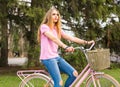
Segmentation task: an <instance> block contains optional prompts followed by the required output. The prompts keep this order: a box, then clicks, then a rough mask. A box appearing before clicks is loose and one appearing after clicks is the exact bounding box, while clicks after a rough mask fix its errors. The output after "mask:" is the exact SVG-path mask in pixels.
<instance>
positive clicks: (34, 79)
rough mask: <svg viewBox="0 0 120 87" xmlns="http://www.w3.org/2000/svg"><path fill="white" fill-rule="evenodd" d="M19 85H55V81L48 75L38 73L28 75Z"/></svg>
mask: <svg viewBox="0 0 120 87" xmlns="http://www.w3.org/2000/svg"><path fill="white" fill-rule="evenodd" d="M19 87H53V82H52V80H51V78H49V77H48V76H46V75H44V74H41V73H38V74H32V75H30V76H28V77H26V78H25V79H24V80H23V81H22V82H21V84H20V86H19Z"/></svg>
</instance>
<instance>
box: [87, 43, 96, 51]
mask: <svg viewBox="0 0 120 87" xmlns="http://www.w3.org/2000/svg"><path fill="white" fill-rule="evenodd" d="M94 45H95V43H92V45H91V46H90V48H89V49H87V51H89V50H91V49H92V48H93V46H94Z"/></svg>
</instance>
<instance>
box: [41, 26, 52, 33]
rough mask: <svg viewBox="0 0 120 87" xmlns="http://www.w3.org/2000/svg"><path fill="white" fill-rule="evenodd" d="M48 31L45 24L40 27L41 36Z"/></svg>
mask: <svg viewBox="0 0 120 87" xmlns="http://www.w3.org/2000/svg"><path fill="white" fill-rule="evenodd" d="M49 30H50V28H49V27H48V26H47V25H45V24H43V25H41V27H40V31H41V34H43V33H44V32H46V31H49Z"/></svg>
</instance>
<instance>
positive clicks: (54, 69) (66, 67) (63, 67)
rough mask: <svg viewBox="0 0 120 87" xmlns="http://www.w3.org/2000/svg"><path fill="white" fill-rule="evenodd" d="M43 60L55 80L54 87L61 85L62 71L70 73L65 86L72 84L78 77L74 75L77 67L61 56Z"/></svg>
mask: <svg viewBox="0 0 120 87" xmlns="http://www.w3.org/2000/svg"><path fill="white" fill-rule="evenodd" d="M41 62H42V63H43V64H44V65H45V67H46V68H47V70H48V72H49V73H50V75H51V77H52V79H53V81H54V87H61V86H60V84H59V83H60V81H61V80H62V78H61V74H60V71H61V72H64V73H66V74H67V75H68V78H67V80H66V82H65V86H64V87H69V86H70V84H71V83H72V82H73V81H74V80H75V79H76V77H75V76H74V75H73V72H74V71H75V69H74V68H73V67H72V66H71V65H70V64H68V63H67V62H66V61H65V60H64V59H63V58H61V57H56V58H53V59H47V60H41Z"/></svg>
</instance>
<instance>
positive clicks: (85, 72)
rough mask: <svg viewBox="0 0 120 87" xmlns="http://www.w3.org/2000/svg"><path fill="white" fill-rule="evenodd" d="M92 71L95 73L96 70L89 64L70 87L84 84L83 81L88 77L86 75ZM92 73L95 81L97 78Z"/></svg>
mask: <svg viewBox="0 0 120 87" xmlns="http://www.w3.org/2000/svg"><path fill="white" fill-rule="evenodd" d="M91 73H92V74H93V75H94V71H93V70H92V69H91V68H90V65H89V64H87V65H86V67H85V68H84V69H83V71H82V72H81V73H80V74H79V75H78V77H77V78H76V79H75V81H74V82H73V83H72V84H71V85H70V86H69V87H79V86H80V85H81V84H82V82H83V81H84V80H85V79H86V77H88V76H89V75H90V74H91ZM92 74H91V76H92V78H93V81H94V83H95V80H94V77H93V75H92ZM94 85H95V84H94ZM95 87H96V86H95Z"/></svg>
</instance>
